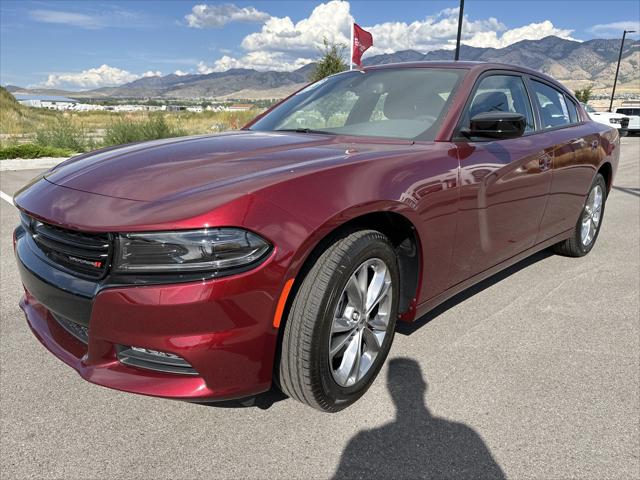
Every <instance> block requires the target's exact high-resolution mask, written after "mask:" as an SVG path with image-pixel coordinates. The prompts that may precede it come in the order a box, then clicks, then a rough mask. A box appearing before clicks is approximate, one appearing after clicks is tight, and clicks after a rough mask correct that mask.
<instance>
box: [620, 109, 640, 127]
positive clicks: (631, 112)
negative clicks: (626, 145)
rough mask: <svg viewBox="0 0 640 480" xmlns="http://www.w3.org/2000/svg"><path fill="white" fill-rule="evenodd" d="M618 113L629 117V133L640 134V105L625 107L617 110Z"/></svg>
mask: <svg viewBox="0 0 640 480" xmlns="http://www.w3.org/2000/svg"><path fill="white" fill-rule="evenodd" d="M616 113H619V114H621V115H625V116H627V117H629V126H628V127H627V128H628V129H629V133H638V132H640V105H623V106H622V107H618V108H616Z"/></svg>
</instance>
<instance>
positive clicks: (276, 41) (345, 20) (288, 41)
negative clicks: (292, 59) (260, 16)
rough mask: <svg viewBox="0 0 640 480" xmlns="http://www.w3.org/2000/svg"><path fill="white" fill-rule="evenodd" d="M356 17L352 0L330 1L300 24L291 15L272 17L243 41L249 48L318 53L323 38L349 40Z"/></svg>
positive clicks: (251, 49)
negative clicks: (350, 6)
mask: <svg viewBox="0 0 640 480" xmlns="http://www.w3.org/2000/svg"><path fill="white" fill-rule="evenodd" d="M352 20H353V17H352V16H351V14H350V13H349V2H343V1H340V0H331V1H329V2H327V3H321V4H320V5H318V6H317V7H315V8H314V9H313V11H312V12H311V15H309V17H308V18H304V19H302V20H300V21H299V22H297V23H293V21H292V20H291V19H290V18H289V17H282V18H280V17H271V18H269V20H267V21H266V22H265V24H264V25H263V26H262V29H261V31H260V32H256V33H251V34H249V35H247V36H246V37H245V38H244V40H242V44H241V46H242V48H244V49H245V50H247V51H251V52H253V51H280V52H292V53H299V54H301V53H306V54H314V56H315V55H317V52H318V49H319V48H321V47H322V45H323V43H322V41H323V38H326V39H327V40H328V41H329V42H338V43H344V44H348V43H349V28H350V25H351V22H352Z"/></svg>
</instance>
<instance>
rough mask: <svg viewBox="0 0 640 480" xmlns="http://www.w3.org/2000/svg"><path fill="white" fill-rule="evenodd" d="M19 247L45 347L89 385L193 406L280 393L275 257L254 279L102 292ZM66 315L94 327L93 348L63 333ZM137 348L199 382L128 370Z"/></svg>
mask: <svg viewBox="0 0 640 480" xmlns="http://www.w3.org/2000/svg"><path fill="white" fill-rule="evenodd" d="M27 240H28V239H27V238H26V237H22V238H18V239H17V240H16V255H17V261H18V266H19V271H20V276H21V278H22V282H23V285H24V287H25V296H24V297H23V299H22V300H21V302H20V306H21V308H22V310H23V311H24V313H25V315H26V318H27V322H28V324H29V326H30V327H31V329H32V330H33V332H34V334H35V335H36V337H37V338H38V339H39V340H40V342H41V343H42V344H43V345H44V346H45V347H46V348H47V349H48V350H49V351H50V352H51V353H53V354H54V355H55V356H56V357H58V358H59V359H60V360H62V361H63V362H65V363H66V364H67V365H69V366H71V367H72V368H74V369H75V370H76V371H77V372H78V373H79V374H80V376H81V377H82V378H84V379H86V380H88V381H89V382H92V383H95V384H98V385H102V386H105V387H110V388H114V389H117V390H123V391H127V392H134V393H139V394H144V395H152V396H159V397H167V398H176V399H184V400H200V401H203V400H225V399H232V398H241V397H246V396H252V395H255V394H258V393H261V392H264V391H266V390H268V389H269V388H270V386H271V377H272V370H273V361H274V355H275V346H276V340H277V330H275V329H274V328H273V326H272V318H273V313H274V311H275V304H276V301H277V295H278V282H277V280H276V279H275V278H274V272H273V271H271V269H270V266H271V262H270V261H271V258H270V259H267V260H266V261H265V262H264V263H263V264H262V265H260V266H259V267H257V268H256V269H255V270H252V271H250V272H246V273H242V274H238V275H234V276H232V277H225V278H218V279H215V280H206V281H200V282H191V283H179V284H169V285H166V284H165V285H148V286H123V287H109V288H100V286H99V285H95V288H94V289H93V291H92V288H91V285H87V284H86V282H85V283H82V282H81V283H80V284H78V280H77V278H75V277H73V276H72V275H70V274H67V273H65V272H62V271H60V270H57V269H55V267H53V266H51V265H48V264H47V263H46V262H45V261H43V260H42V259H40V258H39V257H37V256H36V255H33V252H31V250H30V248H29V245H28V244H27ZM56 317H58V319H59V318H60V317H64V318H66V319H69V320H72V321H73V322H75V323H77V324H80V325H84V326H86V327H88V340H87V343H84V342H83V341H81V340H80V339H79V338H78V336H76V335H73V334H72V333H70V331H69V329H68V328H67V329H65V328H63V326H62V324H61V323H60V322H59V320H57V319H56ZM122 346H135V347H140V348H145V349H149V350H156V351H160V352H166V353H170V354H174V355H178V356H179V357H181V358H182V359H184V360H185V361H186V362H188V363H189V364H190V365H191V366H192V368H193V369H194V370H195V374H190V375H183V374H178V373H165V372H159V371H154V370H151V369H147V368H139V367H135V366H130V365H126V364H124V363H122V362H121V361H120V360H119V359H118V351H119V350H120V349H121V348H122Z"/></svg>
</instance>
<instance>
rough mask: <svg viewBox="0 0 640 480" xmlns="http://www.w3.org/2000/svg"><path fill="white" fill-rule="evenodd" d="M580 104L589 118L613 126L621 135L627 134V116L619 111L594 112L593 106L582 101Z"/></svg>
mask: <svg viewBox="0 0 640 480" xmlns="http://www.w3.org/2000/svg"><path fill="white" fill-rule="evenodd" d="M582 106H583V107H584V109H585V110H586V111H587V113H588V114H589V118H591V120H593V121H594V122H598V123H604V124H605V125H608V126H610V127H615V128H617V129H618V133H619V134H620V136H621V137H624V136H625V135H626V134H627V131H628V130H627V129H628V127H627V125H629V118H627V117H626V116H625V115H622V114H621V113H612V112H596V111H595V110H594V109H593V107H590V106H589V105H587V104H586V103H583V104H582Z"/></svg>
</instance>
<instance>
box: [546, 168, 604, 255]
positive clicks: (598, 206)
mask: <svg viewBox="0 0 640 480" xmlns="http://www.w3.org/2000/svg"><path fill="white" fill-rule="evenodd" d="M606 200H607V183H606V182H605V180H604V177H603V176H602V175H601V174H599V173H598V174H597V175H596V178H594V180H593V183H592V184H591V189H590V190H589V194H588V195H587V199H586V201H585V204H584V207H583V208H582V212H581V213H580V218H578V222H577V224H576V227H575V229H574V231H573V233H572V234H571V236H570V237H569V238H568V239H566V240H564V241H563V242H560V243H557V244H556V245H554V246H553V251H554V252H556V253H559V254H560V255H566V256H568V257H582V256H584V255H586V254H587V253H589V252H590V251H591V249H592V248H593V246H594V245H595V243H596V239H597V238H598V234H599V233H600V227H601V226H602V218H603V216H604V204H605V202H606Z"/></svg>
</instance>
